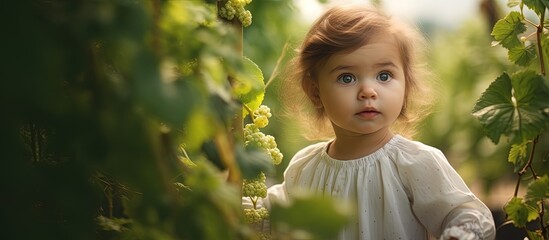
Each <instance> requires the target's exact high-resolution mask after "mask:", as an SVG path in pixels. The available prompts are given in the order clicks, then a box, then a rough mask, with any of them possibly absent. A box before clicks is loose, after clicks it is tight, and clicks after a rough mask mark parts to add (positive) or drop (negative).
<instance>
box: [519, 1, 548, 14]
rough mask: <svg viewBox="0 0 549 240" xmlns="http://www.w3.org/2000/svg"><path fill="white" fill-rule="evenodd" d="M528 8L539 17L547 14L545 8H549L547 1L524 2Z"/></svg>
mask: <svg viewBox="0 0 549 240" xmlns="http://www.w3.org/2000/svg"><path fill="white" fill-rule="evenodd" d="M522 2H523V3H524V4H525V5H526V6H527V7H528V8H530V9H532V10H534V12H536V14H538V16H541V14H542V13H543V12H545V8H547V7H548V6H549V4H548V3H549V1H547V0H523V1H522Z"/></svg>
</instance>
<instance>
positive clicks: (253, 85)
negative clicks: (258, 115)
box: [233, 57, 265, 116]
mask: <svg viewBox="0 0 549 240" xmlns="http://www.w3.org/2000/svg"><path fill="white" fill-rule="evenodd" d="M243 65H244V66H243V69H242V71H241V72H239V73H237V74H236V75H235V79H234V80H235V81H234V82H233V94H235V96H236V97H237V98H238V99H239V100H240V101H241V102H242V103H243V104H246V106H248V107H249V108H250V109H251V110H256V109H257V108H258V107H259V106H260V105H261V103H262V102H263V97H264V95H265V83H264V78H263V72H262V71H261V69H260V68H259V67H258V66H257V64H255V63H254V62H253V61H252V60H250V59H249V58H246V57H244V58H243ZM246 114H247V111H245V110H244V116H245V115H246Z"/></svg>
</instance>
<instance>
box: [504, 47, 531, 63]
mask: <svg viewBox="0 0 549 240" xmlns="http://www.w3.org/2000/svg"><path fill="white" fill-rule="evenodd" d="M508 56H509V60H511V62H513V63H515V64H517V65H520V66H525V67H526V66H528V65H530V64H531V63H532V61H533V60H534V59H536V58H537V54H536V46H535V45H534V44H530V45H528V46H524V45H522V44H521V45H520V46H517V47H514V48H511V49H509V52H508Z"/></svg>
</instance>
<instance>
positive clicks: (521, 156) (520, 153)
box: [508, 141, 531, 172]
mask: <svg viewBox="0 0 549 240" xmlns="http://www.w3.org/2000/svg"><path fill="white" fill-rule="evenodd" d="M530 142H531V141H524V142H522V143H520V144H513V145H512V146H511V150H510V151H509V157H508V160H509V162H510V163H512V164H513V165H514V166H515V172H518V171H519V170H520V169H522V168H523V167H524V165H525V164H526V155H527V150H528V144H529V143H530Z"/></svg>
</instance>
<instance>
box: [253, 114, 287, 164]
mask: <svg viewBox="0 0 549 240" xmlns="http://www.w3.org/2000/svg"><path fill="white" fill-rule="evenodd" d="M244 141H245V144H246V145H248V144H256V145H257V146H259V147H261V148H263V149H265V151H266V152H267V153H268V154H269V155H270V156H271V159H272V161H273V164H274V165H278V164H280V163H281V162H282V158H283V157H284V155H282V153H281V152H280V150H279V149H278V146H277V144H276V141H275V138H274V137H273V136H271V135H266V134H264V133H262V132H261V131H259V128H258V127H257V125H255V124H253V123H250V124H246V126H244Z"/></svg>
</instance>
